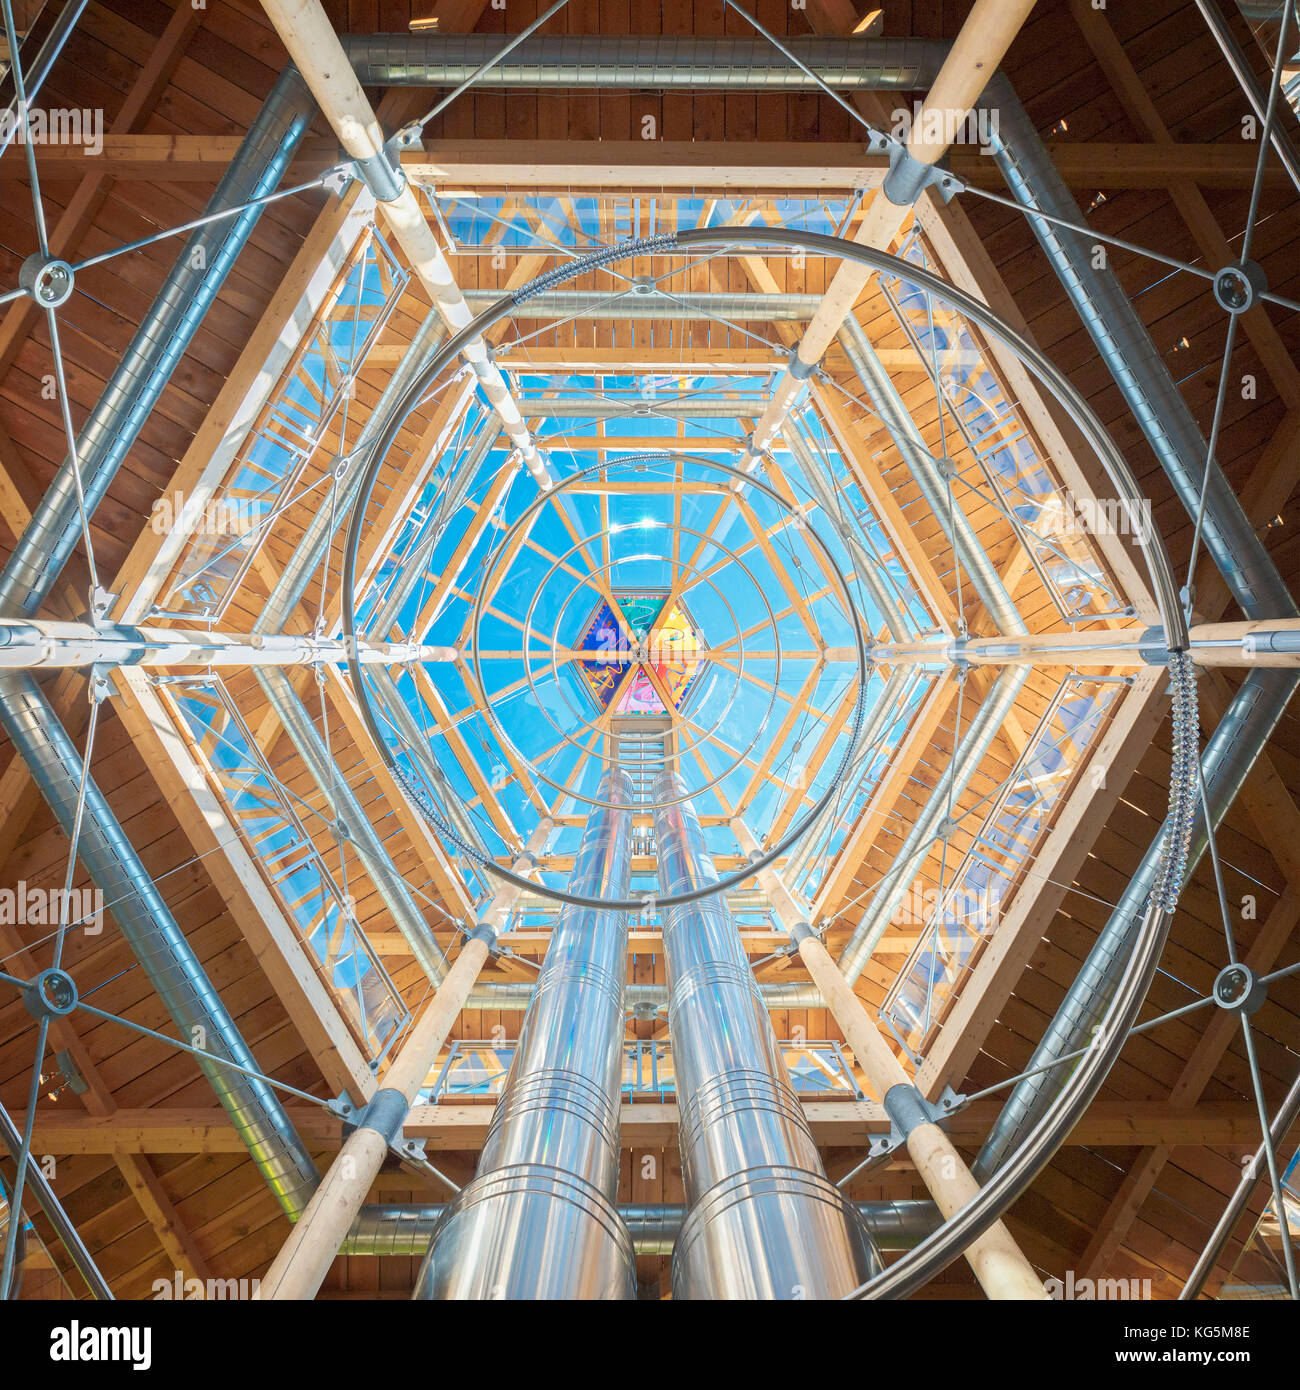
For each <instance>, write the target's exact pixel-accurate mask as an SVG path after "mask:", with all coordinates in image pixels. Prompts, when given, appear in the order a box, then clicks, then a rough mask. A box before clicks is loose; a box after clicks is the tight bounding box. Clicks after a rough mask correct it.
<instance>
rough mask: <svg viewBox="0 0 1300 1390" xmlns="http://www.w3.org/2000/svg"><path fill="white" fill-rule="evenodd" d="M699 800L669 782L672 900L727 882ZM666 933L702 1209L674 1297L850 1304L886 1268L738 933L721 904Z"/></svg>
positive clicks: (660, 824)
mask: <svg viewBox="0 0 1300 1390" xmlns="http://www.w3.org/2000/svg"><path fill="white" fill-rule="evenodd" d="M686 796H687V791H686V787H685V783H684V782H683V781H682V779H681V778H680V777H679V776H678V775H677V774H676V773H674V772H665V773H663V774H661V775H660V777H659V778H658V779H657V781H656V784H655V800H656V801H657V802H658V803H659V804H658V805H657V806H656V807H655V840H656V843H657V844H658V847H659V861H660V881H661V883H662V885H663V890H664V892H665V893H671V894H676V893H685V892H693V891H695V890H697V889H699V888H701V887H704V886H705V885H706V884H708V883H712V882H716V881H717V874H716V872H715V870H714V866H713V861H712V859H711V858H710V857H709V854H708V851H707V849H706V848H705V843H704V832H703V831H702V830H701V828H700V821H699V817H698V815H697V814H696V812H695V808H694V807H693V806H692V805H691V803H690V802H689V801H688V800H686V799H685V798H686ZM674 801H675V802H676V804H675V805H668V804H665V803H668V802H674ZM663 934H664V957H665V960H666V962H667V970H668V989H669V1003H668V1030H669V1034H670V1036H671V1037H672V1040H673V1070H674V1074H675V1076H676V1085H677V1095H678V1103H679V1104H680V1106H681V1118H680V1121H679V1147H680V1149H681V1156H682V1182H683V1185H684V1186H685V1188H686V1198H687V1209H688V1214H687V1216H686V1218H685V1220H684V1221H683V1223H682V1228H681V1234H680V1235H679V1236H678V1238H677V1248H676V1253H675V1254H674V1256H673V1296H674V1297H675V1298H772V1299H789V1298H808V1299H814V1298H838V1297H842V1296H843V1295H845V1294H847V1293H849V1292H850V1291H851V1290H853V1289H854V1288H856V1287H857V1286H858V1285H859V1284H861V1283H863V1282H864V1281H865V1280H866V1279H867V1278H868V1277H870V1276H871V1275H872V1274H874V1273H876V1272H877V1271H878V1270H879V1269H880V1268H881V1262H880V1257H879V1255H878V1253H877V1252H876V1249H875V1247H874V1246H873V1245H872V1243H871V1240H870V1237H869V1236H868V1235H867V1233H866V1231H865V1229H864V1228H863V1225H862V1222H861V1221H860V1219H859V1217H858V1215H857V1212H856V1211H854V1209H853V1207H852V1205H851V1204H850V1203H849V1202H848V1200H847V1199H846V1198H845V1197H844V1195H843V1194H842V1193H841V1192H840V1191H839V1190H838V1189H837V1188H836V1187H834V1186H833V1185H832V1184H831V1183H830V1182H829V1181H828V1180H827V1178H826V1175H825V1172H824V1171H823V1169H822V1164H821V1156H820V1155H819V1154H818V1152H817V1145H816V1144H815V1143H814V1142H813V1137H812V1133H811V1131H810V1130H809V1128H808V1122H807V1120H806V1119H805V1117H804V1112H803V1107H802V1106H801V1105H800V1103H799V1100H798V1098H797V1097H796V1095H795V1093H794V1090H793V1088H792V1087H791V1085H790V1079H789V1076H788V1074H787V1073H786V1068H785V1060H784V1058H783V1057H782V1055H781V1050H780V1048H779V1047H778V1045H777V1041H776V1035H775V1033H773V1031H772V1024H771V1021H770V1020H769V1019H768V1016H767V1012H766V1010H765V1008H764V1006H763V1001H762V999H761V998H760V997H759V992H758V986H757V984H756V982H755V980H754V974H753V971H752V970H751V969H750V965H749V959H748V957H747V956H746V954H745V948H744V945H743V944H742V942H741V940H740V935H739V933H738V932H737V930H736V924H735V922H734V921H733V920H732V917H731V914H730V912H729V911H728V910H727V907H726V904H725V903H724V902H723V901H722V899H721V896H720V895H717V894H715V895H714V896H713V897H709V898H702V899H700V900H698V901H695V902H692V903H687V904H684V905H679V906H676V907H670V908H668V909H667V910H666V912H665V913H664V922H663Z"/></svg>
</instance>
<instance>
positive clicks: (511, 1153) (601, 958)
mask: <svg viewBox="0 0 1300 1390" xmlns="http://www.w3.org/2000/svg"><path fill="white" fill-rule="evenodd" d="M599 795H600V797H601V799H603V800H605V801H611V802H621V803H622V804H621V805H619V806H617V807H614V808H599V807H598V808H597V809H596V810H594V811H593V812H592V815H591V817H590V819H589V820H588V822H587V827H586V830H585V831H584V832H583V837H582V845H581V847H580V849H579V851H578V856H577V859H576V861H575V863H574V866H573V874H572V877H571V879H570V886H571V889H572V891H573V892H575V893H583V894H587V895H589V896H592V897H613V898H621V897H625V896H626V894H627V885H628V878H629V875H630V871H631V862H632V860H631V810H630V806H631V801H632V782H631V779H630V778H629V777H628V776H627V774H626V773H623V772H619V771H613V772H610V773H607V774H606V775H605V778H604V779H603V781H602V783H601V788H600V792H599ZM626 980H627V916H626V914H625V913H622V912H604V911H599V910H596V909H591V908H574V907H566V908H565V909H564V912H563V913H562V914H561V916H560V918H559V920H558V921H557V922H556V925H555V929H554V932H553V933H552V936H551V942H550V946H549V947H548V948H547V952H546V959H545V961H544V963H543V966H542V971H541V974H540V976H539V977H538V981H537V985H536V987H535V989H534V990H533V994H532V1000H531V1002H530V1004H529V1006H528V1012H527V1014H526V1015H525V1017H524V1023H523V1027H522V1029H521V1030H520V1035H519V1043H518V1046H517V1047H516V1049H515V1055H514V1060H513V1061H512V1062H511V1065H510V1071H509V1073H508V1074H507V1076H506V1082H505V1086H504V1088H503V1090H502V1093H501V1099H500V1100H499V1101H498V1102H497V1106H496V1110H495V1111H494V1112H493V1115H492V1124H491V1126H490V1128H489V1130H488V1136H487V1140H486V1142H485V1143H484V1145H483V1152H482V1154H481V1155H480V1157H479V1164H478V1171H477V1172H476V1174H475V1175H474V1179H473V1181H472V1182H470V1183H469V1184H468V1185H467V1186H466V1187H464V1188H463V1189H462V1190H461V1191H460V1192H459V1193H458V1194H457V1196H456V1198H455V1200H454V1201H452V1202H451V1203H450V1204H449V1205H448V1207H447V1211H446V1213H445V1214H444V1216H443V1218H442V1219H441V1221H439V1223H438V1225H437V1228H436V1229H435V1230H434V1233H433V1237H432V1239H431V1240H430V1242H429V1250H428V1254H427V1255H426V1256H425V1259H424V1264H423V1265H422V1266H421V1269H420V1274H419V1277H418V1279H417V1280H416V1286H415V1294H414V1296H415V1297H416V1298H453V1299H485V1298H506V1299H552V1298H564V1299H579V1298H583V1299H585V1298H628V1299H630V1298H634V1297H635V1296H636V1266H635V1258H634V1255H633V1250H632V1238H631V1236H630V1235H629V1234H628V1230H627V1227H626V1225H624V1223H623V1219H622V1217H621V1216H620V1215H619V1213H618V1208H617V1206H616V1205H615V1198H616V1197H617V1195H618V1180H619V1132H618V1112H619V1098H620V1092H621V1087H622V1082H623V1035H624V999H623V996H624V989H625V985H626Z"/></svg>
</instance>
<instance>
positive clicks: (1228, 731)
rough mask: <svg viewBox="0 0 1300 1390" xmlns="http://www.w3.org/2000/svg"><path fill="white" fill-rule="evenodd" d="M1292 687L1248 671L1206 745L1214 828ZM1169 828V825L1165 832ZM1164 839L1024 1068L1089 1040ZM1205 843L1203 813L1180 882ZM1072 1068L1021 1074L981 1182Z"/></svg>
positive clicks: (977, 1170) (983, 1161)
mask: <svg viewBox="0 0 1300 1390" xmlns="http://www.w3.org/2000/svg"><path fill="white" fill-rule="evenodd" d="M1297 685H1300V675H1297V673H1296V672H1294V671H1289V670H1281V669H1276V668H1272V669H1262V670H1255V671H1252V672H1251V673H1250V674H1249V675H1248V676H1247V677H1246V679H1245V680H1244V681H1243V682H1242V685H1241V688H1240V690H1238V692H1237V694H1236V696H1235V698H1234V699H1233V701H1232V703H1231V704H1230V705H1229V706H1228V709H1227V710H1226V712H1225V713H1224V716H1223V718H1222V720H1220V722H1219V726H1218V728H1217V729H1215V731H1214V734H1213V735H1212V737H1211V738H1210V740H1209V742H1208V743H1207V744H1206V746H1205V753H1204V756H1203V758H1202V768H1203V772H1204V777H1205V792H1206V797H1207V799H1208V801H1209V803H1210V812H1211V815H1212V817H1213V819H1214V823H1215V824H1216V825H1217V824H1218V823H1219V822H1220V821H1221V820H1222V819H1223V817H1224V816H1225V815H1226V814H1227V811H1228V808H1229V806H1231V805H1232V802H1233V800H1234V799H1235V798H1236V796H1237V793H1238V792H1239V791H1240V790H1241V784H1242V782H1243V781H1244V780H1245V778H1246V774H1247V773H1248V772H1249V771H1250V768H1251V765H1252V764H1253V763H1254V761H1255V759H1256V758H1257V757H1258V756H1259V754H1260V751H1261V750H1262V749H1263V747H1264V745H1265V744H1266V743H1267V742H1268V740H1269V738H1270V737H1271V736H1272V734H1273V730H1274V729H1275V728H1276V727H1277V722H1278V720H1279V719H1280V718H1281V717H1282V713H1283V711H1284V710H1285V709H1286V706H1287V703H1288V701H1289V700H1290V699H1291V696H1292V695H1293V694H1294V693H1295V690H1296V687H1297ZM1175 771H1177V770H1175ZM1168 829H1169V827H1168V825H1166V832H1167V831H1168ZM1164 839H1165V832H1162V833H1161V834H1160V835H1158V836H1157V837H1156V838H1155V839H1154V840H1153V841H1152V844H1151V847H1150V848H1149V849H1148V850H1147V852H1146V855H1145V856H1144V857H1143V859H1142V863H1141V864H1140V865H1139V866H1138V869H1137V872H1136V873H1135V874H1134V875H1133V878H1132V879H1131V881H1130V882H1129V885H1128V887H1127V888H1126V889H1125V891H1124V894H1123V896H1122V897H1121V898H1120V900H1119V903H1118V905H1117V906H1116V908H1115V911H1114V912H1113V913H1112V914H1111V917H1110V919H1109V921H1108V922H1107V923H1106V925H1105V926H1104V927H1103V928H1102V930H1101V934H1100V935H1099V936H1098V938H1097V940H1096V941H1095V942H1094V943H1093V947H1092V950H1091V951H1089V952H1088V958H1087V959H1086V960H1085V961H1084V963H1083V966H1082V968H1081V969H1080V971H1079V973H1078V975H1077V976H1076V977H1075V979H1074V981H1073V983H1072V984H1071V985H1070V988H1069V989H1068V990H1067V991H1066V994H1065V998H1064V999H1063V1000H1062V1001H1061V1006H1060V1008H1059V1009H1058V1010H1057V1012H1056V1016H1055V1017H1054V1018H1053V1019H1052V1022H1051V1024H1050V1025H1049V1027H1048V1029H1047V1031H1046V1032H1045V1033H1044V1034H1043V1037H1042V1040H1041V1041H1040V1042H1039V1044H1038V1047H1037V1048H1036V1049H1035V1050H1034V1055H1033V1056H1032V1057H1031V1058H1030V1060H1029V1063H1028V1065H1027V1066H1026V1068H1025V1070H1026V1071H1033V1070H1034V1069H1035V1068H1037V1067H1043V1066H1047V1065H1048V1064H1050V1063H1051V1062H1053V1061H1054V1060H1055V1059H1056V1058H1058V1057H1063V1056H1065V1055H1066V1054H1067V1053H1070V1052H1074V1051H1076V1050H1077V1049H1079V1048H1082V1047H1086V1046H1087V1045H1088V1044H1089V1043H1090V1042H1091V1040H1092V1036H1093V1034H1094V1032H1095V1031H1096V1029H1097V1025H1098V1023H1099V1022H1100V1020H1101V1018H1102V1016H1103V1015H1104V1014H1105V1012H1106V1009H1107V1007H1108V1006H1109V1004H1110V1001H1111V1000H1112V999H1113V998H1114V996H1115V990H1116V988H1117V986H1118V984H1119V980H1120V977H1121V975H1122V974H1123V973H1124V969H1125V967H1126V965H1127V964H1128V961H1129V957H1130V955H1131V953H1132V946H1133V941H1134V939H1135V937H1136V935H1137V932H1138V928H1139V925H1140V924H1141V921H1142V917H1143V914H1144V913H1145V911H1146V908H1147V902H1148V900H1149V898H1150V896H1151V891H1152V888H1153V887H1154V886H1155V883H1156V878H1157V875H1158V873H1159V869H1160V854H1161V846H1162V842H1163V840H1164ZM1208 842H1209V838H1208V835H1207V833H1206V828H1205V819H1204V817H1203V816H1201V817H1198V818H1197V820H1196V822H1195V824H1194V826H1193V830H1192V838H1191V842H1190V845H1189V848H1188V855H1187V868H1186V872H1185V873H1184V875H1183V879H1182V882H1183V883H1186V882H1187V880H1188V879H1189V878H1190V877H1191V875H1192V873H1193V871H1194V870H1195V868H1196V865H1197V862H1198V861H1199V860H1200V857H1201V855H1202V854H1204V852H1205V849H1206V846H1207V844H1208ZM1077 1065H1078V1062H1077V1061H1076V1062H1074V1063H1062V1064H1061V1065H1060V1066H1056V1067H1052V1068H1051V1070H1049V1071H1045V1072H1042V1073H1040V1074H1039V1075H1037V1076H1027V1077H1025V1078H1024V1080H1022V1081H1021V1082H1020V1083H1019V1084H1018V1085H1017V1086H1016V1087H1015V1089H1014V1090H1013V1091H1012V1092H1011V1094H1010V1096H1009V1097H1008V1099H1007V1103H1006V1105H1005V1106H1004V1107H1003V1110H1002V1113H1001V1114H1000V1115H999V1116H998V1119H997V1122H996V1123H995V1124H994V1126H993V1128H992V1130H990V1132H989V1135H988V1138H987V1139H985V1141H984V1145H983V1147H982V1148H981V1149H980V1152H979V1156H978V1157H977V1158H976V1160H975V1163H974V1164H973V1165H972V1171H973V1172H974V1174H975V1176H976V1177H977V1178H979V1179H980V1181H981V1182H983V1181H985V1180H986V1179H987V1178H988V1177H990V1176H991V1175H992V1174H993V1173H994V1172H996V1171H997V1169H998V1168H999V1167H1000V1166H1001V1164H1002V1162H1003V1161H1004V1160H1005V1158H1006V1157H1007V1155H1008V1154H1009V1153H1011V1152H1012V1151H1014V1150H1015V1149H1016V1148H1017V1147H1018V1146H1019V1144H1020V1143H1021V1141H1022V1139H1023V1138H1024V1136H1025V1135H1026V1134H1027V1133H1028V1132H1029V1131H1030V1130H1031V1129H1032V1128H1033V1127H1034V1126H1035V1125H1036V1124H1037V1123H1038V1121H1039V1120H1040V1119H1041V1117H1042V1116H1043V1114H1044V1113H1045V1112H1046V1111H1047V1109H1048V1108H1049V1106H1050V1105H1051V1104H1052V1102H1053V1101H1054V1100H1055V1099H1056V1097H1057V1096H1058V1095H1059V1094H1060V1092H1061V1089H1062V1088H1063V1087H1064V1086H1065V1083H1066V1081H1067V1080H1068V1079H1069V1076H1070V1074H1071V1072H1072V1071H1073V1070H1074V1068H1075V1066H1077Z"/></svg>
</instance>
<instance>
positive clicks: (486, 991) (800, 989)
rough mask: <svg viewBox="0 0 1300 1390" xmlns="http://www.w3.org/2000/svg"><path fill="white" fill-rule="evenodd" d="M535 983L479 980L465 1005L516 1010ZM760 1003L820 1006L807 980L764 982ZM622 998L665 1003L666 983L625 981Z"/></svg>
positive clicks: (651, 1005)
mask: <svg viewBox="0 0 1300 1390" xmlns="http://www.w3.org/2000/svg"><path fill="white" fill-rule="evenodd" d="M535 988H536V986H534V985H531V984H526V983H522V982H521V983H518V984H516V983H514V982H511V983H509V984H499V985H498V984H486V985H484V984H480V985H475V986H474V988H473V989H472V990H470V992H469V1001H468V1002H467V1003H466V1005H465V1007H466V1008H467V1009H499V1010H502V1011H503V1012H506V1013H512V1012H513V1013H519V1012H522V1011H523V1010H524V1009H526V1008H527V1007H528V1001H529V1000H530V999H531V998H532V997H533V990H534V989H535ZM759 995H760V997H761V999H762V1000H763V1003H764V1004H765V1005H766V1006H767V1007H768V1008H769V1009H824V1008H825V1007H826V1003H825V1000H823V999H822V997H821V994H820V993H819V992H818V990H817V987H816V986H815V985H810V984H807V983H803V984H792V985H773V984H765V985H762V986H761V987H760V989H759ZM625 997H626V1002H627V1006H628V1008H629V1009H631V1008H635V1007H636V1006H637V1005H638V1004H641V1005H644V1006H646V1007H648V1008H653V1009H662V1008H666V1007H667V1004H668V986H667V985H628V987H627V993H626V996H625Z"/></svg>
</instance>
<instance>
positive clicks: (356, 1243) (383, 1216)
mask: <svg viewBox="0 0 1300 1390" xmlns="http://www.w3.org/2000/svg"><path fill="white" fill-rule="evenodd" d="M853 1205H854V1208H855V1209H856V1211H857V1213H858V1216H859V1217H860V1218H861V1220H862V1224H863V1225H864V1226H865V1227H866V1229H867V1234H868V1235H869V1236H870V1237H871V1239H872V1240H873V1241H874V1242H875V1245H876V1248H877V1249H878V1250H889V1251H895V1250H912V1249H914V1248H915V1247H916V1246H917V1245H919V1244H920V1243H921V1241H923V1240H924V1239H925V1238H926V1236H928V1235H931V1234H933V1233H934V1232H935V1231H937V1230H938V1229H939V1225H940V1223H941V1222H942V1220H943V1218H942V1216H941V1215H940V1214H939V1208H938V1207H936V1206H935V1204H934V1203H933V1202H928V1201H924V1200H919V1201H918V1200H914V1199H911V1198H906V1199H902V1200H899V1201H897V1202H855V1203H854V1204H853ZM446 1210H447V1206H446V1204H445V1203H441V1202H435V1203H432V1204H430V1205H427V1206H418V1207H386V1206H373V1207H362V1208H361V1215H360V1216H359V1217H358V1218H357V1221H356V1224H355V1225H354V1226H353V1228H352V1232H351V1234H350V1235H349V1236H348V1238H347V1240H346V1241H345V1242H344V1243H343V1246H342V1248H341V1249H340V1251H339V1253H340V1254H341V1255H422V1254H423V1253H424V1252H425V1250H426V1249H427V1248H428V1245H429V1237H430V1236H431V1235H432V1234H433V1232H434V1229H435V1227H436V1226H437V1224H438V1222H439V1221H441V1220H442V1217H443V1213H444V1212H445V1211H446ZM618 1214H619V1216H620V1217H622V1219H623V1223H624V1225H625V1226H626V1227H627V1229H628V1234H629V1235H630V1236H631V1237H632V1248H633V1249H634V1250H635V1251H636V1253H637V1254H638V1255H671V1254H672V1253H673V1246H674V1245H676V1243H677V1236H678V1234H679V1232H680V1231H681V1227H682V1221H683V1220H684V1219H685V1216H686V1208H685V1207H684V1206H679V1205H674V1204H668V1205H656V1204H655V1203H653V1202H644V1203H635V1204H632V1205H629V1206H620V1207H619V1209H618ZM2 1229H3V1228H0V1230H2Z"/></svg>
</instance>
